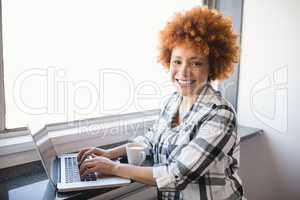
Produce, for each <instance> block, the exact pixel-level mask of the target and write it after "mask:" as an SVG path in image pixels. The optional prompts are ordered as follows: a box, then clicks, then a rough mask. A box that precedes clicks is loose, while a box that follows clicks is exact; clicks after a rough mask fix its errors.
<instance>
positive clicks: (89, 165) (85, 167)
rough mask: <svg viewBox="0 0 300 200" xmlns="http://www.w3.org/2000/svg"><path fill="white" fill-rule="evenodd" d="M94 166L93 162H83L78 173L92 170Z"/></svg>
mask: <svg viewBox="0 0 300 200" xmlns="http://www.w3.org/2000/svg"><path fill="white" fill-rule="evenodd" d="M94 166H95V162H93V161H89V160H88V161H85V162H84V163H83V164H82V165H81V166H80V168H79V173H80V174H82V173H84V172H85V171H86V170H88V169H90V168H92V167H94Z"/></svg>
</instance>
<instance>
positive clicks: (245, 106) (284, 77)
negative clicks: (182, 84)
mask: <svg viewBox="0 0 300 200" xmlns="http://www.w3.org/2000/svg"><path fill="white" fill-rule="evenodd" d="M299 11H300V1H298V0H285V1H284V0H245V1H244V15H243V33H242V54H241V68H240V85H239V96H238V118H239V123H240V124H244V125H249V126H253V127H260V128H262V129H264V130H265V134H264V135H262V136H260V137H257V138H253V139H250V140H248V141H245V142H244V143H242V145H241V176H242V179H243V181H244V184H245V190H246V191H245V192H246V197H247V198H248V199H249V200H268V199H272V200H276V199H288V200H294V199H295V200H296V199H300V155H299V154H300V144H299V143H300V134H299V130H300V123H299V122H298V119H299V117H298V115H299V114H300V109H299V106H300V103H299V97H300V95H299V93H300V90H299V89H300V86H299V83H298V81H299V80H300V78H299V74H300V69H299V67H300V54H299V48H300V39H299V36H300V23H299V19H300V12H299Z"/></svg>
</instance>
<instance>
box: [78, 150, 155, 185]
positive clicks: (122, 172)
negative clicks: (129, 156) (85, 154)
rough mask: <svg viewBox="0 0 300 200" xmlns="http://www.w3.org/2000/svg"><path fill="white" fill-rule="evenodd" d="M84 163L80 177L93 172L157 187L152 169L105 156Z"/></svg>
mask: <svg viewBox="0 0 300 200" xmlns="http://www.w3.org/2000/svg"><path fill="white" fill-rule="evenodd" d="M92 157H93V158H92V159H89V160H85V161H83V163H82V165H81V166H80V176H81V177H84V176H86V175H87V174H89V173H91V172H99V173H104V174H110V175H116V176H120V177H123V178H129V179H133V180H136V181H139V182H141V183H144V184H147V185H155V180H154V178H153V172H152V167H141V166H135V165H130V164H123V163H118V162H115V161H112V160H110V159H108V158H106V157H103V156H94V155H92Z"/></svg>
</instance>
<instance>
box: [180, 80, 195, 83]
mask: <svg viewBox="0 0 300 200" xmlns="http://www.w3.org/2000/svg"><path fill="white" fill-rule="evenodd" d="M177 81H178V83H180V84H191V83H192V81H184V80H177Z"/></svg>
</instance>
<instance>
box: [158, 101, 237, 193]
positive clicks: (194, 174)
mask: <svg viewBox="0 0 300 200" xmlns="http://www.w3.org/2000/svg"><path fill="white" fill-rule="evenodd" d="M198 123H199V124H201V123H200V122H198ZM199 124H198V125H197V124H196V125H195V127H196V128H194V129H193V130H192V132H191V133H190V134H193V132H194V133H195V137H194V138H193V139H192V140H191V141H190V142H189V143H188V144H186V145H183V146H182V148H181V149H180V150H179V151H178V152H177V155H175V156H173V157H172V159H170V160H169V162H168V163H167V164H164V165H161V166H155V167H153V177H154V179H155V181H156V185H157V188H158V189H159V190H160V191H178V190H183V189H185V187H186V185H187V184H189V183H190V182H191V181H194V180H199V178H200V177H201V176H203V175H204V174H205V173H206V172H207V171H208V170H209V169H210V167H211V166H212V165H213V164H214V163H216V162H220V161H221V160H222V158H223V157H224V155H225V154H227V153H228V152H229V151H230V149H231V148H232V147H233V146H234V145H235V141H236V118H235V113H234V112H233V111H232V110H230V109H226V106H225V107H221V108H218V109H217V110H216V112H214V114H210V116H209V117H208V118H207V119H206V121H204V122H203V123H202V124H201V125H199ZM197 126H200V127H197Z"/></svg>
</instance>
